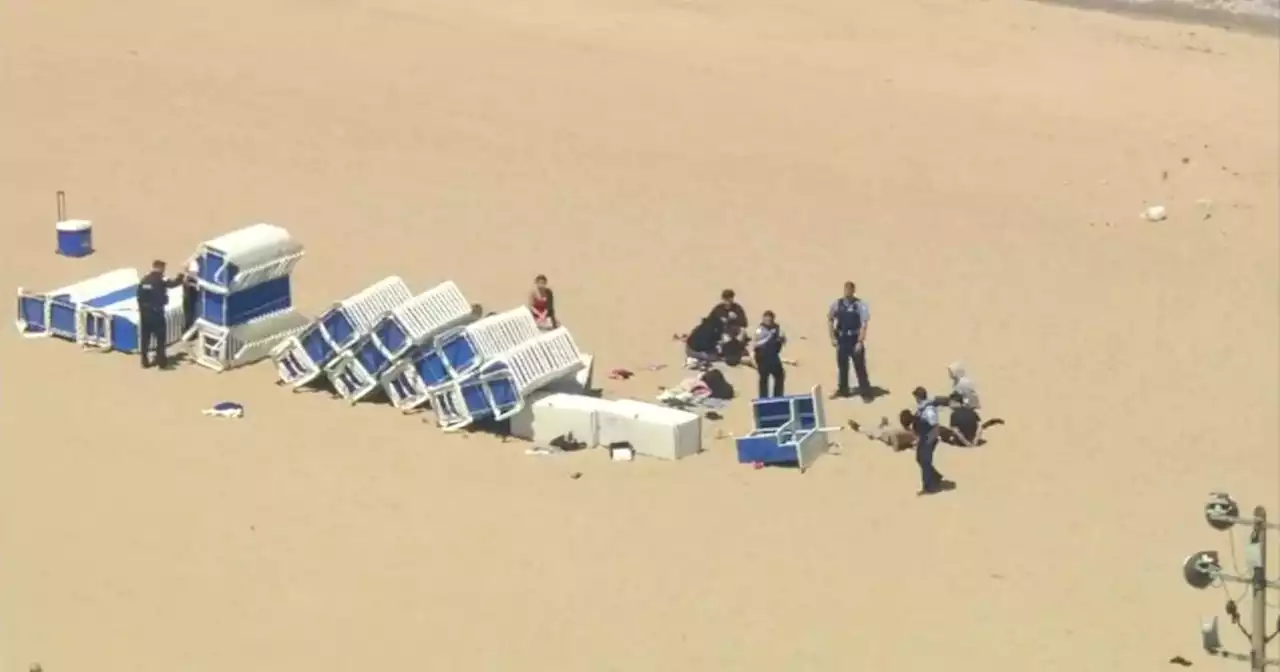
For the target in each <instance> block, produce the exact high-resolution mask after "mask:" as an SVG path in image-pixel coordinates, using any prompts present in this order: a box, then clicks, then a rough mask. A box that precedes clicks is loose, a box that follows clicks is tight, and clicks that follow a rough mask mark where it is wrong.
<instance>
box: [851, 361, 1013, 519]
mask: <svg viewBox="0 0 1280 672" xmlns="http://www.w3.org/2000/svg"><path fill="white" fill-rule="evenodd" d="M947 375H948V377H950V379H951V392H950V393H949V394H947V395H946V396H940V397H930V396H929V392H928V390H926V389H925V388H923V387H917V388H915V389H914V390H912V393H911V394H912V397H913V398H914V399H915V403H916V407H915V409H914V410H912V409H903V410H902V411H900V412H899V413H898V425H899V426H897V427H894V426H893V425H892V424H891V423H890V422H889V419H888V418H883V417H882V418H880V424H879V425H878V426H877V427H874V428H863V427H861V426H860V425H859V424H858V423H857V422H855V421H853V420H850V421H849V427H850V428H851V429H853V430H854V431H856V432H859V433H861V434H863V435H864V436H866V437H867V438H870V439H872V440H874V441H879V442H881V443H884V444H885V445H888V446H889V447H891V448H893V449H894V450H897V451H901V450H908V449H910V448H912V447H914V448H915V450H916V463H917V464H919V466H920V481H921V484H920V485H921V487H920V494H922V495H931V494H935V493H938V492H943V491H945V490H950V489H952V488H954V487H955V483H954V482H953V481H950V480H948V479H947V478H946V477H945V476H943V475H942V474H941V473H940V472H939V471H938V470H937V468H936V467H935V466H934V465H933V457H934V452H935V451H936V450H937V447H938V442H939V441H941V442H944V443H948V444H951V445H955V446H964V447H973V446H978V445H981V444H982V443H983V438H982V432H983V431H984V430H986V429H988V428H990V427H993V426H996V425H1001V424H1004V421H1003V420H1001V419H999V418H993V419H991V420H986V421H983V420H982V417H981V416H980V415H979V414H978V410H979V409H980V408H981V407H982V402H981V401H980V400H979V398H978V390H977V386H976V385H974V382H973V380H972V379H971V378H969V376H968V375H967V374H966V373H965V368H964V364H962V363H960V362H953V363H952V364H951V365H950V366H948V367H947ZM939 409H948V410H949V411H950V417H949V418H948V422H947V424H946V425H945V426H944V425H943V424H942V423H941V419H940V417H939Z"/></svg>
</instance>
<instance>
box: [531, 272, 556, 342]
mask: <svg viewBox="0 0 1280 672" xmlns="http://www.w3.org/2000/svg"><path fill="white" fill-rule="evenodd" d="M529 312H531V313H533V319H534V321H536V322H537V323H538V328H539V329H542V330H543V331H547V330H550V329H555V328H556V327H558V326H560V322H559V320H557V319H556V295H555V293H554V292H552V291H551V287H550V286H549V285H547V276H545V275H539V276H538V277H536V278H534V279H533V291H531V292H529Z"/></svg>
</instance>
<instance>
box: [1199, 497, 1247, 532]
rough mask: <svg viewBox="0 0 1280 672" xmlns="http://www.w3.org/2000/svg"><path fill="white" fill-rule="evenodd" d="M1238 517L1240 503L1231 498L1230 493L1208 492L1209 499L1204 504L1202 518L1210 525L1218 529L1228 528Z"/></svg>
mask: <svg viewBox="0 0 1280 672" xmlns="http://www.w3.org/2000/svg"><path fill="white" fill-rule="evenodd" d="M1239 517H1240V505H1239V504H1236V500H1234V499H1231V495H1228V494H1227V493H1225V492H1211V493H1209V501H1208V502H1206V503H1205V505H1204V519H1205V520H1207V521H1209V526H1210V527H1212V528H1213V529H1215V530H1219V531H1224V530H1229V529H1231V527H1232V526H1233V525H1235V524H1236V521H1235V519H1236V518H1239Z"/></svg>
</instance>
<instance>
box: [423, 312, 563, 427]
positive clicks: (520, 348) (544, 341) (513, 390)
mask: <svg viewBox="0 0 1280 672" xmlns="http://www.w3.org/2000/svg"><path fill="white" fill-rule="evenodd" d="M586 365H587V363H586V361H584V358H583V356H582V353H581V352H580V351H579V350H578V344H577V343H575V342H574V340H573V336H572V335H570V334H569V330H568V329H565V328H563V327H561V328H559V329H553V330H551V331H548V332H545V333H541V334H539V335H537V336H535V337H533V338H531V339H529V340H526V341H524V342H522V343H520V344H518V345H516V346H514V347H512V348H508V349H506V350H504V351H503V352H501V353H499V354H497V355H495V356H493V357H489V358H486V359H485V360H484V361H482V362H480V363H479V365H478V366H477V367H475V368H474V369H473V370H471V371H469V372H467V373H465V374H463V375H461V376H460V377H458V378H456V379H454V380H452V381H450V382H449V383H447V384H444V385H440V386H437V387H435V388H433V389H432V390H431V407H432V409H434V410H435V413H436V421H437V422H438V423H439V424H440V426H441V427H443V428H444V429H446V430H457V429H462V428H465V427H469V426H471V425H472V424H474V423H476V422H477V421H482V420H485V421H494V422H500V421H503V420H508V419H510V418H511V417H513V416H515V415H516V414H517V413H519V412H520V411H522V410H524V407H525V402H526V400H528V399H529V398H530V395H531V393H533V392H537V391H539V390H541V389H543V388H545V387H547V386H548V385H551V384H552V383H556V382H558V381H560V380H563V379H565V378H571V377H573V376H574V375H575V374H577V373H578V372H579V371H580V370H582V369H583V368H584V367H586Z"/></svg>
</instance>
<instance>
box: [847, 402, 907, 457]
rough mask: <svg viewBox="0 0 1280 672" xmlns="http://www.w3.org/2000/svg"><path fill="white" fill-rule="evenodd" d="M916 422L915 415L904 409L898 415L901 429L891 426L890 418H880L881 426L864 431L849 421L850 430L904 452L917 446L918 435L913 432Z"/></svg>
mask: <svg viewBox="0 0 1280 672" xmlns="http://www.w3.org/2000/svg"><path fill="white" fill-rule="evenodd" d="M915 421H916V416H915V413H912V412H911V411H909V410H907V409H903V410H902V412H900V413H898V424H899V425H900V426H899V427H893V426H890V424H889V418H884V417H882V418H880V424H879V426H877V427H876V428H875V429H863V428H862V427H861V426H860V425H859V424H858V423H857V422H855V421H853V420H850V421H849V428H850V429H852V430H853V431H855V432H857V433H859V434H861V435H863V436H865V437H867V438H868V439H871V440H872V441H879V442H881V443H883V444H885V445H886V446H889V447H890V448H892V449H894V450H895V451H903V450H909V449H911V448H914V447H915V445H916V434H915V432H914V431H912V426H913V425H914V424H915Z"/></svg>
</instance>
